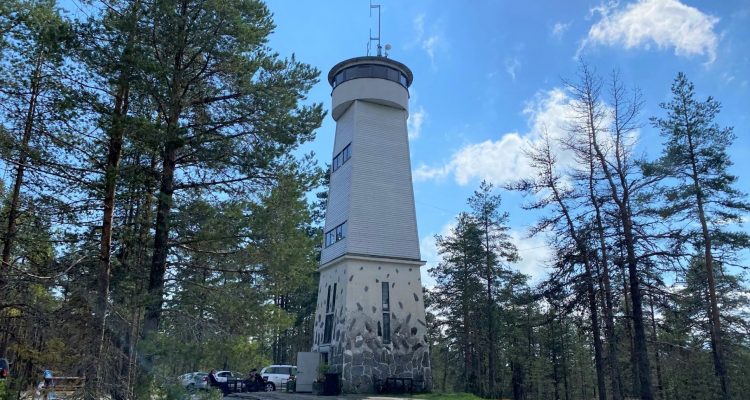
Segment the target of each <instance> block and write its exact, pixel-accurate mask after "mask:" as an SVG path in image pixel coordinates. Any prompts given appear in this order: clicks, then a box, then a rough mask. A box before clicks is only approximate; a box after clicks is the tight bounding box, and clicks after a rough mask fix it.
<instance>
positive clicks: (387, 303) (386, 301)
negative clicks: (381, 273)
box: [381, 282, 391, 311]
mask: <svg viewBox="0 0 750 400" xmlns="http://www.w3.org/2000/svg"><path fill="white" fill-rule="evenodd" d="M381 288H382V289H383V311H390V310H391V299H390V293H389V286H388V282H382V283H381Z"/></svg>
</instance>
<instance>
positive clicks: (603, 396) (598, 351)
mask: <svg viewBox="0 0 750 400" xmlns="http://www.w3.org/2000/svg"><path fill="white" fill-rule="evenodd" d="M583 262H584V267H585V276H584V279H585V280H586V291H587V298H588V306H589V314H590V318H591V331H592V332H591V334H592V338H593V342H594V364H595V366H596V387H597V389H598V393H599V400H607V388H606V384H605V383H604V380H605V378H604V361H603V360H602V338H601V336H600V335H599V332H601V330H600V327H599V312H598V310H597V308H596V291H595V290H594V277H593V276H592V272H591V262H590V261H589V257H588V252H586V254H585V255H584V261H583Z"/></svg>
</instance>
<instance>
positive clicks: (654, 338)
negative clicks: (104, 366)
mask: <svg viewBox="0 0 750 400" xmlns="http://www.w3.org/2000/svg"><path fill="white" fill-rule="evenodd" d="M649 306H650V308H651V341H652V342H654V361H656V385H657V386H656V391H657V392H656V393H657V394H658V397H659V398H661V399H663V398H664V384H663V382H662V377H661V358H660V356H659V347H658V346H657V345H656V343H658V338H657V336H656V314H654V294H653V292H652V293H651V294H650V295H649Z"/></svg>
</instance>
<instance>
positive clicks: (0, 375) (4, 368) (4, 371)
mask: <svg viewBox="0 0 750 400" xmlns="http://www.w3.org/2000/svg"><path fill="white" fill-rule="evenodd" d="M8 375H10V363H9V362H8V359H7V358H0V379H5V378H7V377H8Z"/></svg>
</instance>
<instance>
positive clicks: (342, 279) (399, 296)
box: [313, 255, 432, 393]
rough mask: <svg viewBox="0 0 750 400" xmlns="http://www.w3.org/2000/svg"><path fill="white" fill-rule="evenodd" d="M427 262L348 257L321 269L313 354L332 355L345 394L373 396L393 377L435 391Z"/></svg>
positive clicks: (333, 366)
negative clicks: (423, 275) (423, 269)
mask: <svg viewBox="0 0 750 400" xmlns="http://www.w3.org/2000/svg"><path fill="white" fill-rule="evenodd" d="M421 264H422V263H421V262H420V261H409V260H394V259H380V258H370V257H355V256H348V255H347V256H344V257H342V259H341V260H337V261H334V262H331V263H329V264H327V265H325V266H323V267H322V268H321V276H320V293H319V294H318V305H317V309H318V312H317V313H316V323H315V335H314V345H313V351H317V352H321V353H326V354H327V355H326V357H325V358H327V359H328V364H329V366H330V367H329V372H335V373H340V374H341V377H342V389H343V391H344V392H346V393H373V392H374V391H375V382H376V381H377V380H382V381H384V380H385V379H386V378H391V377H399V378H412V379H413V380H414V386H415V390H420V389H426V390H429V389H430V388H431V387H432V373H431V367H430V354H429V348H428V345H427V342H426V340H425V339H426V334H427V324H426V322H425V318H424V315H425V314H424V299H423V297H422V284H421V279H420V274H419V266H420V265H421ZM384 284H387V285H388V290H387V292H388V293H387V294H385V295H384V294H383V292H384V291H385V289H383V285H384ZM328 288H332V290H333V291H334V293H335V294H336V296H335V297H336V299H335V300H334V299H333V297H334V296H333V295H331V296H328V295H327V292H328V290H329V289H328ZM384 296H387V297H388V298H387V304H384V300H383V298H384ZM332 302H335V304H333V305H332V304H331V303H332ZM384 314H387V315H388V316H387V317H386V316H384ZM326 316H329V317H328V319H329V320H332V321H333V322H332V323H331V322H329V323H330V324H332V326H331V327H330V328H329V329H330V332H329V336H330V338H328V337H326V326H325V325H326ZM387 320H389V321H387ZM388 323H390V337H388V336H389V335H388V333H387V332H386V329H387V328H388V326H387V325H388Z"/></svg>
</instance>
